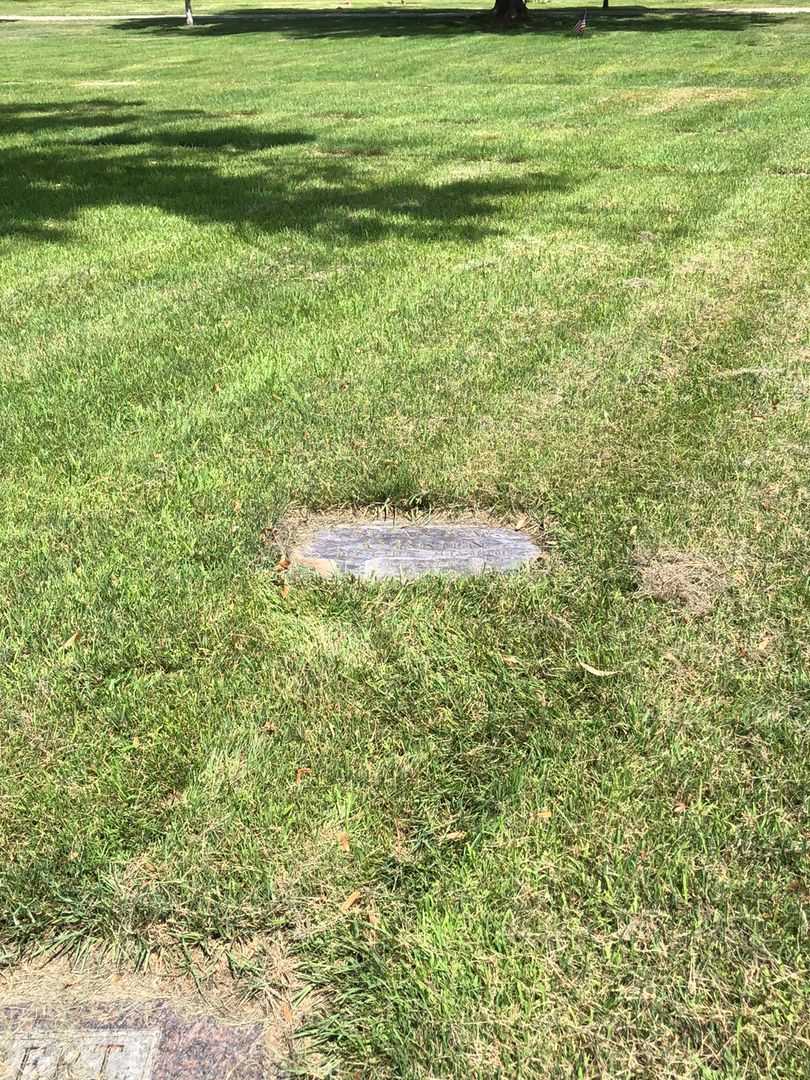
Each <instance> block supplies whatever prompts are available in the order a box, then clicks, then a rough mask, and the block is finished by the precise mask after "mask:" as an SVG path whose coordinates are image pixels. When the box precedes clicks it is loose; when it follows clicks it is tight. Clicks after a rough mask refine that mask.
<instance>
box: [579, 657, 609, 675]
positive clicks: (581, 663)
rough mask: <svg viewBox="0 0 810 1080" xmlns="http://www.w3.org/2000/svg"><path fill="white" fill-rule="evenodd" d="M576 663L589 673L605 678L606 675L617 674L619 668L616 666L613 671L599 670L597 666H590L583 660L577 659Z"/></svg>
mask: <svg viewBox="0 0 810 1080" xmlns="http://www.w3.org/2000/svg"><path fill="white" fill-rule="evenodd" d="M577 663H578V664H579V666H580V667H581V668H584V670H585V671H587V672H588V674H589V675H598V676H599V678H600V679H605V678H607V676H608V675H618V674H619V670H618V668H616V669H615V670H613V671H600V670H599V668H595V667H591V665H590V664H586V663H585V661H584V660H577Z"/></svg>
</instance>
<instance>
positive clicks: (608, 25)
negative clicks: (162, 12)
mask: <svg viewBox="0 0 810 1080" xmlns="http://www.w3.org/2000/svg"><path fill="white" fill-rule="evenodd" d="M586 6H587V5H586ZM578 13H579V9H574V8H570V7H569V8H542V9H540V10H537V11H534V12H531V13H530V15H529V18H528V19H527V20H526V21H524V22H519V23H515V24H510V25H509V26H506V27H505V26H504V25H503V24H502V23H499V22H498V21H497V20H495V19H494V18H493V16H492V14H491V13H490V12H488V11H481V12H470V11H468V10H464V9H456V10H454V9H451V8H435V9H422V10H420V11H407V10H405V11H396V10H394V11H392V10H391V9H390V8H380V9H374V10H371V11H368V10H365V11H351V10H349V9H348V8H341V7H340V6H337V7H336V8H335V10H333V11H328V10H327V11H324V10H323V9H318V8H312V9H300V10H284V9H274V8H249V9H248V8H234V9H232V10H230V11H224V12H221V13H219V14H217V15H211V16H200V17H198V18H197V19H196V24H195V26H194V27H193V28H188V27H186V26H185V23H184V22H183V21H182V20H180V19H176V18H166V17H155V18H149V17H145V18H143V19H127V20H122V21H121V22H119V23H117V24H116V28H117V29H120V30H130V31H146V32H155V33H167V34H178V33H181V34H188V35H193V36H197V37H217V36H230V35H232V34H256V33H276V34H282V35H283V36H284V37H288V38H296V39H312V38H333V37H334V38H341V39H345V38H351V37H413V36H420V35H431V36H439V35H449V34H465V33H466V34H475V33H493V32H503V31H507V32H509V33H521V34H526V33H529V34H535V33H540V34H549V33H551V34H555V33H556V34H560V33H569V34H570V33H571V32H572V29H573V24H574V21H575V20H576V17H577V15H578ZM788 15H789V11H787V10H786V13H785V15H782V14H774V13H762V12H741V11H718V10H716V9H712V8H687V7H669V8H647V7H621V6H620V7H616V8H611V9H610V10H608V11H601V10H596V11H591V12H590V13H589V18H590V25H591V27H592V29H594V30H595V31H597V32H599V33H614V32H617V31H637V32H643V33H659V32H662V31H673V30H676V31H686V30H702V31H709V30H710V31H737V32H739V31H742V30H747V29H749V28H750V27H751V26H752V25H753V24H765V25H773V24H778V23H781V22H784V21H785V18H786V17H787V16H788Z"/></svg>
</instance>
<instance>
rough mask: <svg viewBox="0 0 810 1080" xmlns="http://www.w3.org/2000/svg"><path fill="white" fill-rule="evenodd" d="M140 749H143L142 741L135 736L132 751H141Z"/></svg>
mask: <svg viewBox="0 0 810 1080" xmlns="http://www.w3.org/2000/svg"><path fill="white" fill-rule="evenodd" d="M140 747H141V740H140V739H139V738H138V736H137V735H133V737H132V749H133V750H139V749H140Z"/></svg>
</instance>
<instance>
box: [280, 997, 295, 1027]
mask: <svg viewBox="0 0 810 1080" xmlns="http://www.w3.org/2000/svg"><path fill="white" fill-rule="evenodd" d="M281 1016H282V1018H283V1020H284V1023H285V1024H292V1022H293V1011H292V1009H291V1008H290V1004H289V1002H287V1001H282V1003H281Z"/></svg>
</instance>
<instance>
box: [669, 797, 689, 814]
mask: <svg viewBox="0 0 810 1080" xmlns="http://www.w3.org/2000/svg"><path fill="white" fill-rule="evenodd" d="M688 809H689V808H688V806H687V805H686V803H685V802H683V800H679V801H678V802H676V803H675V805H674V806H673V807H672V812H673V814H685V813H686V811H687V810H688Z"/></svg>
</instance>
